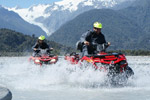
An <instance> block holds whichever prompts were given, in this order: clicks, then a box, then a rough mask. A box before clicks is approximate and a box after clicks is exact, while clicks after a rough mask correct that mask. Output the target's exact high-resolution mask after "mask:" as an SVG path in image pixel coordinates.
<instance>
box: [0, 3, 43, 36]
mask: <svg viewBox="0 0 150 100" xmlns="http://www.w3.org/2000/svg"><path fill="white" fill-rule="evenodd" d="M0 22H1V23H0V28H7V29H12V30H16V31H18V32H21V33H24V34H26V35H32V34H35V35H36V36H40V35H41V34H43V35H46V33H45V32H44V31H43V30H42V29H41V28H40V27H38V26H36V25H33V24H29V23H28V22H26V21H24V20H23V19H22V18H21V17H20V16H19V15H18V14H17V13H15V12H13V11H8V10H7V9H4V8H3V7H1V6H0Z"/></svg>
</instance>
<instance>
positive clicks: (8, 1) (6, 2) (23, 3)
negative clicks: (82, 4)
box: [0, 0, 61, 8]
mask: <svg viewBox="0 0 150 100" xmlns="http://www.w3.org/2000/svg"><path fill="white" fill-rule="evenodd" d="M57 1H61V0H0V5H3V6H6V7H15V6H19V7H21V8H28V7H30V6H32V5H35V4H52V3H53V2H57Z"/></svg>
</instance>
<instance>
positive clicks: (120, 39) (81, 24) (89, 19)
mask: <svg viewBox="0 0 150 100" xmlns="http://www.w3.org/2000/svg"><path fill="white" fill-rule="evenodd" d="M140 3H141V5H140V7H139V5H138V4H140ZM149 6H150V4H149V0H144V1H140V0H138V1H136V2H135V3H134V5H131V6H130V7H128V8H125V9H121V10H110V9H100V10H97V9H94V10H90V11H88V12H85V13H82V14H80V15H79V16H77V17H76V18H75V19H73V20H71V21H69V22H68V23H66V24H64V25H63V26H62V27H61V28H60V29H58V30H57V31H56V32H55V33H54V34H53V35H52V36H50V37H49V39H50V40H54V41H56V42H58V43H62V44H64V45H68V46H72V47H75V43H76V41H78V40H79V39H80V36H81V35H82V34H83V33H84V32H86V31H87V30H92V24H93V22H95V21H100V22H102V24H103V29H102V33H103V34H104V35H105V37H106V40H107V41H110V42H111V44H112V46H111V49H113V50H116V49H145V50H149V49H150V47H149V45H150V41H149V40H150V35H149V32H150V29H149V28H150V24H149V21H148V20H149V18H150V17H149V16H150V15H149V12H148V11H149ZM138 8H139V9H138ZM64 38H65V39H64Z"/></svg>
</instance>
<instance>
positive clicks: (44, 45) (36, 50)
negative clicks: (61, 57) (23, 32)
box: [32, 35, 53, 56]
mask: <svg viewBox="0 0 150 100" xmlns="http://www.w3.org/2000/svg"><path fill="white" fill-rule="evenodd" d="M44 40H45V36H43V35H41V36H40V37H39V38H38V40H37V42H36V43H35V45H34V46H33V47H32V49H33V50H34V53H33V56H36V55H38V53H39V52H40V50H39V49H47V53H48V54H50V50H53V48H49V46H48V45H47V43H46V42H44Z"/></svg>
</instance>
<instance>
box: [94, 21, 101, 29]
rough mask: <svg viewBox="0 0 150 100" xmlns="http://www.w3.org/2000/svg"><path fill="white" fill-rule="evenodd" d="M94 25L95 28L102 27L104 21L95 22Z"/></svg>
mask: <svg viewBox="0 0 150 100" xmlns="http://www.w3.org/2000/svg"><path fill="white" fill-rule="evenodd" d="M93 27H95V28H102V23H99V22H95V23H94V24H93Z"/></svg>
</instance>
